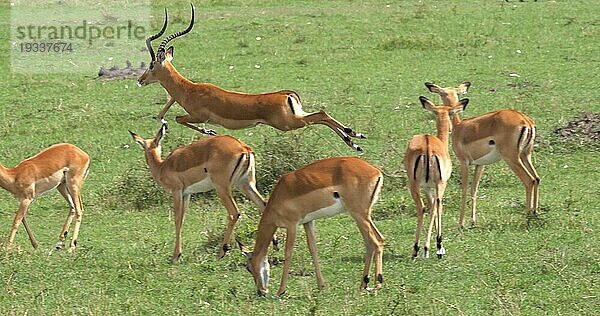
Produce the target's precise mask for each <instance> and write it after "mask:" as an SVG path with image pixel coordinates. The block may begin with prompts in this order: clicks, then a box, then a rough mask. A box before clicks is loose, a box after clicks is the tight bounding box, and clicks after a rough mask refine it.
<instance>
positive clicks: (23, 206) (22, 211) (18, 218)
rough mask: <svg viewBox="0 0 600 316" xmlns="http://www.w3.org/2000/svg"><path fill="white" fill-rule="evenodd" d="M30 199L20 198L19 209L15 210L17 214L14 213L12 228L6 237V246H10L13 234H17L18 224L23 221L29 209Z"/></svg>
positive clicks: (13, 238) (13, 237)
mask: <svg viewBox="0 0 600 316" xmlns="http://www.w3.org/2000/svg"><path fill="white" fill-rule="evenodd" d="M31 201H32V200H31V199H28V198H24V199H22V200H21V203H20V205H19V209H18V210H17V214H15V219H14V221H13V226H12V230H11V231H10V235H9V237H8V243H7V245H6V246H7V248H11V247H12V243H13V241H14V240H15V236H16V234H17V230H18V229H19V225H20V224H21V222H22V221H23V218H24V217H25V216H26V215H27V210H28V209H29V204H31Z"/></svg>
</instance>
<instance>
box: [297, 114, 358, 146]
mask: <svg viewBox="0 0 600 316" xmlns="http://www.w3.org/2000/svg"><path fill="white" fill-rule="evenodd" d="M302 121H303V122H305V124H306V125H310V124H322V125H325V126H327V127H329V128H330V129H331V130H333V131H334V132H335V133H336V134H338V136H339V137H340V138H341V139H342V140H343V141H344V142H345V143H346V144H347V145H348V146H350V147H351V148H353V149H355V150H357V151H362V148H361V147H360V146H358V145H356V144H354V142H352V140H351V139H350V137H351V136H352V137H356V138H366V136H365V135H364V134H362V133H356V132H354V131H353V130H352V129H351V128H349V127H346V126H344V125H342V124H341V123H340V122H338V121H336V120H335V119H334V118H332V117H331V116H329V114H327V113H325V112H324V111H319V112H315V113H311V114H308V115H306V116H304V117H303V118H302Z"/></svg>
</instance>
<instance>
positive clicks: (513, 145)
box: [425, 82, 540, 227]
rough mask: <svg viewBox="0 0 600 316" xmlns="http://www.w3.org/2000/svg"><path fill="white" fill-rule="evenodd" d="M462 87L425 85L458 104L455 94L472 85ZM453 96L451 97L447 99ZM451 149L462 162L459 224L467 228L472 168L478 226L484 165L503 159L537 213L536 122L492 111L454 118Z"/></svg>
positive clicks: (528, 207) (527, 207) (529, 209)
mask: <svg viewBox="0 0 600 316" xmlns="http://www.w3.org/2000/svg"><path fill="white" fill-rule="evenodd" d="M466 84H467V85H466V86H465V84H462V85H461V86H459V88H456V89H455V88H442V87H440V86H438V85H436V84H433V83H429V82H428V83H425V86H427V88H428V89H429V91H431V92H434V93H437V94H439V95H441V96H442V99H444V100H445V101H444V103H446V102H449V103H452V102H456V100H457V97H456V93H457V92H458V93H459V94H464V93H466V92H467V89H468V88H469V86H470V83H466ZM448 96H450V97H448ZM452 125H453V128H454V131H453V132H452V148H453V149H454V154H455V155H456V157H457V158H458V160H459V161H460V170H461V186H462V195H461V199H460V204H461V211H460V220H459V225H460V226H461V227H464V225H465V211H466V208H467V189H468V185H469V184H468V182H469V166H470V165H475V172H474V175H473V183H472V184H471V225H475V209H476V206H477V188H478V187H479V181H480V180H481V176H482V175H483V168H484V167H485V165H490V164H493V163H495V162H496V161H499V160H501V159H502V160H504V161H506V163H507V164H508V166H509V167H510V168H511V169H512V171H513V172H514V173H515V174H516V175H517V176H518V177H519V179H520V180H521V182H522V183H523V185H524V186H525V212H526V213H527V215H529V214H530V213H531V212H532V211H533V214H537V213H538V208H539V185H540V177H539V175H538V173H537V172H536V170H535V167H534V166H533V164H532V162H531V156H532V154H533V144H534V140H535V131H536V130H535V129H536V128H535V123H534V122H533V120H532V119H530V118H529V117H527V116H526V115H524V114H522V113H520V112H517V111H515V110H500V111H495V112H489V113H486V114H483V115H481V116H478V117H473V118H470V119H465V120H463V121H461V120H460V118H459V116H458V115H454V116H453V119H452Z"/></svg>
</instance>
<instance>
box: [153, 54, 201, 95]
mask: <svg viewBox="0 0 600 316" xmlns="http://www.w3.org/2000/svg"><path fill="white" fill-rule="evenodd" d="M163 67H164V68H165V71H163V72H162V73H161V76H160V84H161V85H162V86H163V88H165V90H167V91H168V92H169V95H171V97H172V98H175V99H176V100H177V96H180V95H185V92H186V91H189V88H190V87H191V86H193V85H194V83H193V82H192V81H190V80H188V79H187V78H185V77H184V76H182V75H181V74H180V73H179V72H178V71H177V69H175V67H173V65H172V64H171V63H170V62H168V61H165V62H164V65H163Z"/></svg>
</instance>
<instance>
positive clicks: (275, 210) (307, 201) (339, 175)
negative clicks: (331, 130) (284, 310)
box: [239, 157, 384, 295]
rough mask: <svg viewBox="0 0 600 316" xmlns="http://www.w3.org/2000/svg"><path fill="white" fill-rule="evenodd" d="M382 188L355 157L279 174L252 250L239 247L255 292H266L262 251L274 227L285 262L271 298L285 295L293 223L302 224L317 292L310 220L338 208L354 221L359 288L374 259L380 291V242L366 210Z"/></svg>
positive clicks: (380, 181) (377, 177) (373, 170)
mask: <svg viewBox="0 0 600 316" xmlns="http://www.w3.org/2000/svg"><path fill="white" fill-rule="evenodd" d="M382 186H383V175H382V173H381V171H380V170H379V169H377V168H375V167H373V166H371V165H370V164H368V163H367V162H365V161H363V160H361V159H359V158H356V157H337V158H329V159H324V160H319V161H316V162H314V163H312V164H310V165H307V166H305V167H303V168H301V169H298V170H296V171H292V172H290V173H287V174H285V175H283V176H282V177H281V179H280V180H279V182H278V183H277V185H276V186H275V189H274V190H273V194H271V197H270V199H269V202H268V203H267V208H266V209H265V211H264V213H263V215H262V217H261V219H260V222H259V224H258V232H257V236H256V242H255V244H254V250H253V251H252V252H249V251H248V250H247V248H246V247H245V246H243V245H242V244H241V243H240V244H239V245H240V247H241V248H242V251H243V252H244V254H246V256H247V257H248V267H247V268H248V270H249V271H250V272H251V273H252V276H253V277H254V281H255V284H256V289H257V292H258V294H259V295H265V294H266V293H267V292H268V283H269V269H270V266H269V261H268V258H267V255H268V248H269V242H270V240H271V239H272V237H273V234H274V233H275V230H276V229H277V228H278V227H283V228H285V229H286V230H287V236H286V240H285V262H284V266H283V272H282V276H281V284H280V286H279V290H278V291H277V295H282V294H283V293H284V292H285V288H286V283H287V277H288V274H289V272H290V263H291V260H292V251H293V249H294V244H295V240H296V230H297V228H298V226H299V225H303V226H304V230H305V231H306V236H307V242H308V249H309V251H310V254H311V256H312V261H313V265H314V267H315V274H316V276H317V284H318V286H319V288H323V286H324V281H323V275H322V273H321V268H320V266H319V259H318V257H317V248H316V244H315V232H314V220H316V219H319V218H323V217H329V216H333V215H336V214H338V213H340V212H342V211H343V210H344V209H345V210H346V211H347V212H348V213H349V214H350V216H352V218H354V220H355V221H356V224H357V225H358V229H359V230H360V232H361V234H362V236H363V240H364V244H365V248H366V253H365V265H364V270H363V274H362V281H361V284H360V289H361V290H362V289H365V288H366V287H367V284H368V283H369V271H370V267H371V261H375V275H376V277H377V280H376V284H375V288H380V287H381V283H382V282H383V275H382V253H383V242H384V240H383V236H382V235H381V233H379V231H378V230H377V228H376V227H375V224H374V223H373V221H372V220H371V210H372V208H373V205H374V204H375V202H376V201H377V198H378V196H379V193H380V192H381V187H382Z"/></svg>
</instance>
